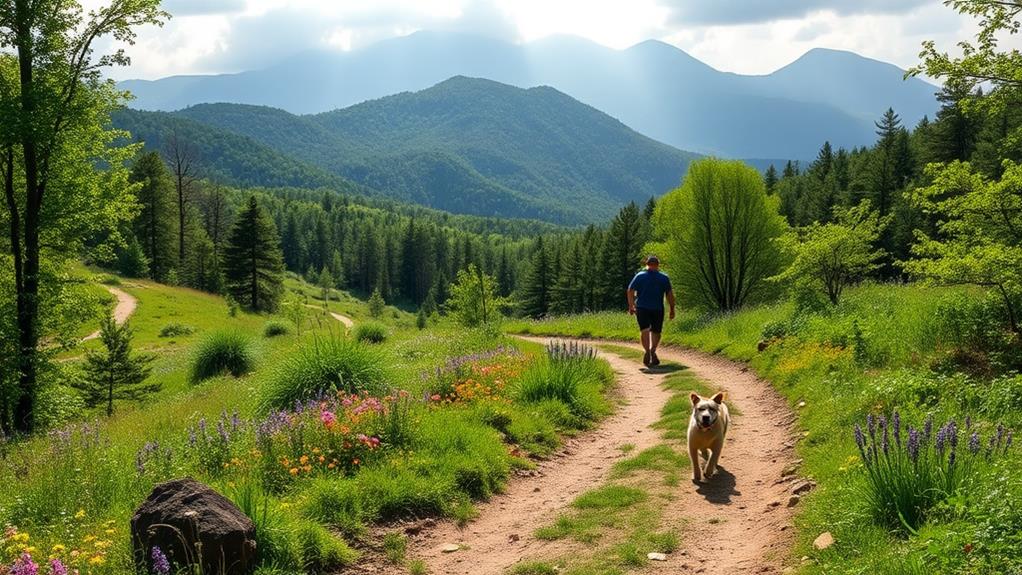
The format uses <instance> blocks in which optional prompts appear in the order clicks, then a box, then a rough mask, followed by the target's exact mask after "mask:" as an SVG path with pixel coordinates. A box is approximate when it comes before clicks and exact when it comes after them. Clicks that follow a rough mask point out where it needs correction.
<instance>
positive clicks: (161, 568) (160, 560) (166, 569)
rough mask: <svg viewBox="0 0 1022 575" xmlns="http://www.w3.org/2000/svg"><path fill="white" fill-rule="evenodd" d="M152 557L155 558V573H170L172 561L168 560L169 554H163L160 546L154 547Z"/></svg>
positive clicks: (157, 574)
mask: <svg viewBox="0 0 1022 575" xmlns="http://www.w3.org/2000/svg"><path fill="white" fill-rule="evenodd" d="M150 557H151V558H152V560H153V573H154V574H155V575H170V561H168V560H167V556H166V555H164V554H163V551H161V550H160V548H159V547H156V546H154V547H153V550H152V551H151V552H150Z"/></svg>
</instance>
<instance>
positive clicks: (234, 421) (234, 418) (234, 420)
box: [231, 410, 241, 431]
mask: <svg viewBox="0 0 1022 575" xmlns="http://www.w3.org/2000/svg"><path fill="white" fill-rule="evenodd" d="M239 427H241V417H239V416H238V410H234V414H233V415H231V430H232V431H238V428H239Z"/></svg>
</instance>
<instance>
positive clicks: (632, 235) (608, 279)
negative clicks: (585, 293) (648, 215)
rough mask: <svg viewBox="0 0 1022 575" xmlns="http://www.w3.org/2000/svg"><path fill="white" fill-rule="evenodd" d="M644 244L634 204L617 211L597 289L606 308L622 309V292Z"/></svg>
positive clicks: (623, 303) (604, 251)
mask: <svg viewBox="0 0 1022 575" xmlns="http://www.w3.org/2000/svg"><path fill="white" fill-rule="evenodd" d="M645 243H646V237H645V234H644V233H643V229H642V219H641V216H640V215H639V208H638V207H637V206H636V205H635V203H634V202H633V203H630V204H628V205H627V206H625V207H624V208H621V211H620V212H618V214H617V216H616V217H615V218H614V221H613V222H611V224H610V229H608V230H607V237H606V241H605V242H604V249H603V274H602V276H601V278H600V287H601V288H602V290H603V294H604V303H605V305H607V306H608V307H610V308H612V309H616V308H620V309H624V308H625V305H626V300H625V289H626V288H627V287H628V283H629V282H630V281H631V279H632V276H634V275H635V272H636V270H637V269H638V268H639V259H640V253H641V251H642V247H643V245H645Z"/></svg>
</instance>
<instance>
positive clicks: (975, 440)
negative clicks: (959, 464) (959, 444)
mask: <svg viewBox="0 0 1022 575" xmlns="http://www.w3.org/2000/svg"><path fill="white" fill-rule="evenodd" d="M969 453H971V454H973V455H976V454H977V453H979V432H978V431H973V432H972V435H971V436H969Z"/></svg>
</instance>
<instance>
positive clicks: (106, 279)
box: [95, 274, 121, 286]
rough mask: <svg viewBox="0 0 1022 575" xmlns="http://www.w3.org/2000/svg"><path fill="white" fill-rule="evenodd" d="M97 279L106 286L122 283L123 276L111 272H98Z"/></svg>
mask: <svg viewBox="0 0 1022 575" xmlns="http://www.w3.org/2000/svg"><path fill="white" fill-rule="evenodd" d="M95 280H96V282H98V283H101V284H103V285H105V286H119V285H121V278H119V277H117V276H115V275H111V274H96V278H95Z"/></svg>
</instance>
